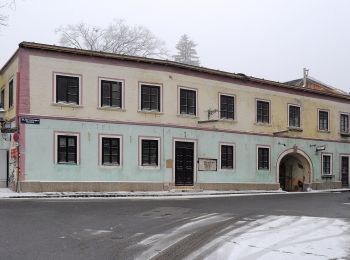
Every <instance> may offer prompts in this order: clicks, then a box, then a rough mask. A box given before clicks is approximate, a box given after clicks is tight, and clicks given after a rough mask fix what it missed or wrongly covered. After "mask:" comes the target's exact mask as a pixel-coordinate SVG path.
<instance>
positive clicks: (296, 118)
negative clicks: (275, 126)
mask: <svg viewBox="0 0 350 260" xmlns="http://www.w3.org/2000/svg"><path fill="white" fill-rule="evenodd" d="M288 118H289V120H288V121H289V122H288V123H289V127H297V128H300V107H299V106H295V105H288Z"/></svg>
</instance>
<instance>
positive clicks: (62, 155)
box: [56, 133, 79, 164]
mask: <svg viewBox="0 0 350 260" xmlns="http://www.w3.org/2000/svg"><path fill="white" fill-rule="evenodd" d="M78 137H79V135H78V134H65V133H62V134H57V135H56V138H57V139H56V149H57V150H56V151H57V157H56V162H57V163H59V164H79V156H78V143H79V140H78Z"/></svg>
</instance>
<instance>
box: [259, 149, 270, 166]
mask: <svg viewBox="0 0 350 260" xmlns="http://www.w3.org/2000/svg"><path fill="white" fill-rule="evenodd" d="M258 170H270V148H269V147H258Z"/></svg>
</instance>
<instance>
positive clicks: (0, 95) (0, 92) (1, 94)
mask: <svg viewBox="0 0 350 260" xmlns="http://www.w3.org/2000/svg"><path fill="white" fill-rule="evenodd" d="M0 104H1V105H2V108H3V109H5V88H2V89H0Z"/></svg>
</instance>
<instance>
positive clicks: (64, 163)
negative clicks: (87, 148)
mask: <svg viewBox="0 0 350 260" xmlns="http://www.w3.org/2000/svg"><path fill="white" fill-rule="evenodd" d="M56 164H57V165H68V166H79V164H78V163H69V162H57V163H56Z"/></svg>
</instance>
